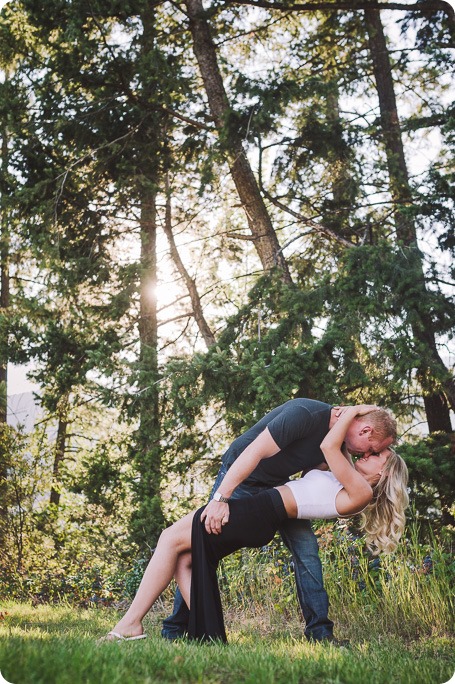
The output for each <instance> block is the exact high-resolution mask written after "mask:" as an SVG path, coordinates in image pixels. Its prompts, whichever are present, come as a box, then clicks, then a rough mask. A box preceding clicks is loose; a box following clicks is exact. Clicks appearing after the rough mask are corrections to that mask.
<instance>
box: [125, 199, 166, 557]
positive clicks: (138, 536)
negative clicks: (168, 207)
mask: <svg viewBox="0 0 455 684" xmlns="http://www.w3.org/2000/svg"><path fill="white" fill-rule="evenodd" d="M140 225H141V282H140V317H139V343H140V356H139V369H138V374H137V385H138V393H137V401H138V403H139V408H138V410H139V427H138V430H137V432H136V435H135V440H134V442H135V444H134V448H135V456H134V464H135V470H136V472H137V474H138V476H139V477H138V480H137V482H136V484H135V494H136V502H135V511H134V513H133V518H132V536H133V539H134V541H135V542H136V543H137V544H138V545H139V547H140V548H141V549H142V550H143V551H145V550H146V549H150V547H152V548H153V546H154V545H155V543H156V541H157V539H158V536H159V534H160V532H161V530H162V528H163V523H164V517H163V512H162V502H161V496H160V488H161V448H160V432H161V431H160V412H159V391H158V379H159V373H158V350H157V348H158V325H157V311H156V310H157V305H156V285H157V276H156V191H154V190H152V189H151V188H149V189H148V190H144V192H143V197H142V200H141V219H140Z"/></svg>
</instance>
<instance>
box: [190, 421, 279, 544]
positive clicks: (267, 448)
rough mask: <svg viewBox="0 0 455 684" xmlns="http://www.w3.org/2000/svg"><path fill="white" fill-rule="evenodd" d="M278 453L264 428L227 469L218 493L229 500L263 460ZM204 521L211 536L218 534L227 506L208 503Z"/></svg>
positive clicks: (227, 513) (219, 502) (275, 444)
mask: <svg viewBox="0 0 455 684" xmlns="http://www.w3.org/2000/svg"><path fill="white" fill-rule="evenodd" d="M278 451H280V447H279V446H278V445H277V443H276V442H275V440H274V439H273V437H272V435H271V434H270V432H269V430H268V428H265V430H264V431H263V432H261V433H260V434H259V435H258V436H257V437H256V439H254V440H253V441H252V442H251V444H249V445H248V446H247V447H246V449H244V450H243V451H242V453H241V454H240V456H238V458H237V459H236V460H235V461H234V463H233V464H232V465H231V467H230V468H229V470H228V472H227V473H226V476H225V478H224V480H223V482H222V483H221V485H220V487H219V489H218V491H219V492H220V494H221V495H222V496H224V497H226V498H229V497H230V496H231V494H232V492H233V491H234V489H235V488H236V487H237V486H238V485H239V484H240V483H241V482H243V481H244V480H246V478H247V477H248V475H250V474H251V473H252V472H253V470H254V469H255V468H256V466H257V465H258V463H259V461H262V459H263V458H270V456H273V455H274V454H276V453H278ZM204 520H205V529H206V530H207V532H208V533H209V534H210V533H213V534H220V532H221V528H222V525H223V524H226V523H227V522H228V520H229V504H227V503H222V502H221V501H214V500H213V499H212V501H210V502H209V503H208V504H207V506H206V507H205V509H204V511H203V513H202V515H201V521H204Z"/></svg>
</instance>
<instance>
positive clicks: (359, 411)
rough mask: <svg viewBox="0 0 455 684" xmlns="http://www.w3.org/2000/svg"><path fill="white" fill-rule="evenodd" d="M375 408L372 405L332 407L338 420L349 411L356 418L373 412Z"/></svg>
mask: <svg viewBox="0 0 455 684" xmlns="http://www.w3.org/2000/svg"><path fill="white" fill-rule="evenodd" d="M377 408H378V407H377V406H375V405H374V404H357V405H355V406H334V407H333V410H334V411H335V415H336V417H337V418H340V416H342V415H343V413H346V411H349V412H350V413H352V414H353V415H356V416H363V415H365V414H366V413H369V412H370V411H375V410H376V409H377Z"/></svg>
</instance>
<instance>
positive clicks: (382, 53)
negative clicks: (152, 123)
mask: <svg viewBox="0 0 455 684" xmlns="http://www.w3.org/2000/svg"><path fill="white" fill-rule="evenodd" d="M376 4H377V3H376V2H372V8H371V9H367V10H365V21H366V27H367V31H368V38H369V45H370V51H371V57H372V62H373V71H374V77H375V80H376V88H377V92H378V97H379V107H380V112H381V126H382V134H383V139H384V145H385V151H386V157H387V166H388V171H389V179H390V192H391V195H392V199H393V202H394V205H395V209H394V218H395V226H396V234H397V239H398V240H399V241H400V242H401V243H402V244H403V246H404V249H405V251H406V253H407V255H408V259H409V265H410V268H411V269H413V273H414V274H415V278H416V285H417V287H418V289H419V290H420V292H421V296H419V297H418V298H417V299H418V301H415V302H414V303H413V305H412V306H413V308H414V310H413V311H409V310H408V311H406V312H405V314H406V315H407V316H409V317H410V320H411V329H412V333H413V335H414V338H415V340H416V342H417V343H418V345H419V346H423V348H424V349H426V350H428V352H427V353H426V354H423V355H422V356H421V359H422V362H421V365H420V366H419V367H418V368H417V374H418V379H419V382H420V384H421V387H422V390H423V400H424V405H425V411H426V415H427V421H428V427H429V430H430V432H436V431H440V430H442V431H444V432H451V431H452V425H451V421H450V406H451V407H452V409H453V410H454V409H455V383H454V379H453V377H451V375H450V373H449V371H448V370H447V368H446V367H445V365H444V362H443V361H442V359H441V357H440V356H439V353H438V349H437V345H436V339H435V335H434V332H433V326H432V321H431V319H430V317H429V315H428V313H427V312H426V310H425V305H426V302H427V301H428V293H427V288H426V283H425V276H424V272H423V266H422V259H421V255H420V252H419V249H418V245H417V233H416V227H415V223H414V220H413V218H412V216H411V214H410V212H409V207H410V206H411V205H412V192H411V186H410V183H409V175H408V170H407V166H406V160H405V156H404V148H403V141H402V138H401V129H400V122H399V118H398V110H397V104H396V98H395V89H394V83H393V78H392V69H391V65H390V58H389V53H388V50H387V44H386V39H385V35H384V28H383V25H382V22H381V17H380V13H379V10H378V9H375V8H374V5H376ZM404 304H406V303H405V302H404ZM419 305H421V306H419ZM408 308H409V306H408ZM435 375H436V376H437V377H439V378H440V379H441V380H442V383H443V388H444V392H442V391H436V392H435V391H434V388H435V380H434V378H435Z"/></svg>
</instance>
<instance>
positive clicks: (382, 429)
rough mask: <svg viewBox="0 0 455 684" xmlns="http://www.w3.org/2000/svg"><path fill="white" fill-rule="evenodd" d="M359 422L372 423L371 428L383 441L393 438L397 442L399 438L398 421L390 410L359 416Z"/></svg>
mask: <svg viewBox="0 0 455 684" xmlns="http://www.w3.org/2000/svg"><path fill="white" fill-rule="evenodd" d="M357 420H360V421H362V422H368V423H370V425H371V427H372V428H373V430H374V431H375V433H376V434H377V435H378V437H380V438H382V439H386V438H387V437H392V439H393V441H394V442H395V440H396V438H397V421H396V420H395V416H394V415H393V413H392V412H391V411H389V409H384V408H377V409H373V410H372V411H370V412H369V413H365V414H364V415H363V416H357Z"/></svg>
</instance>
